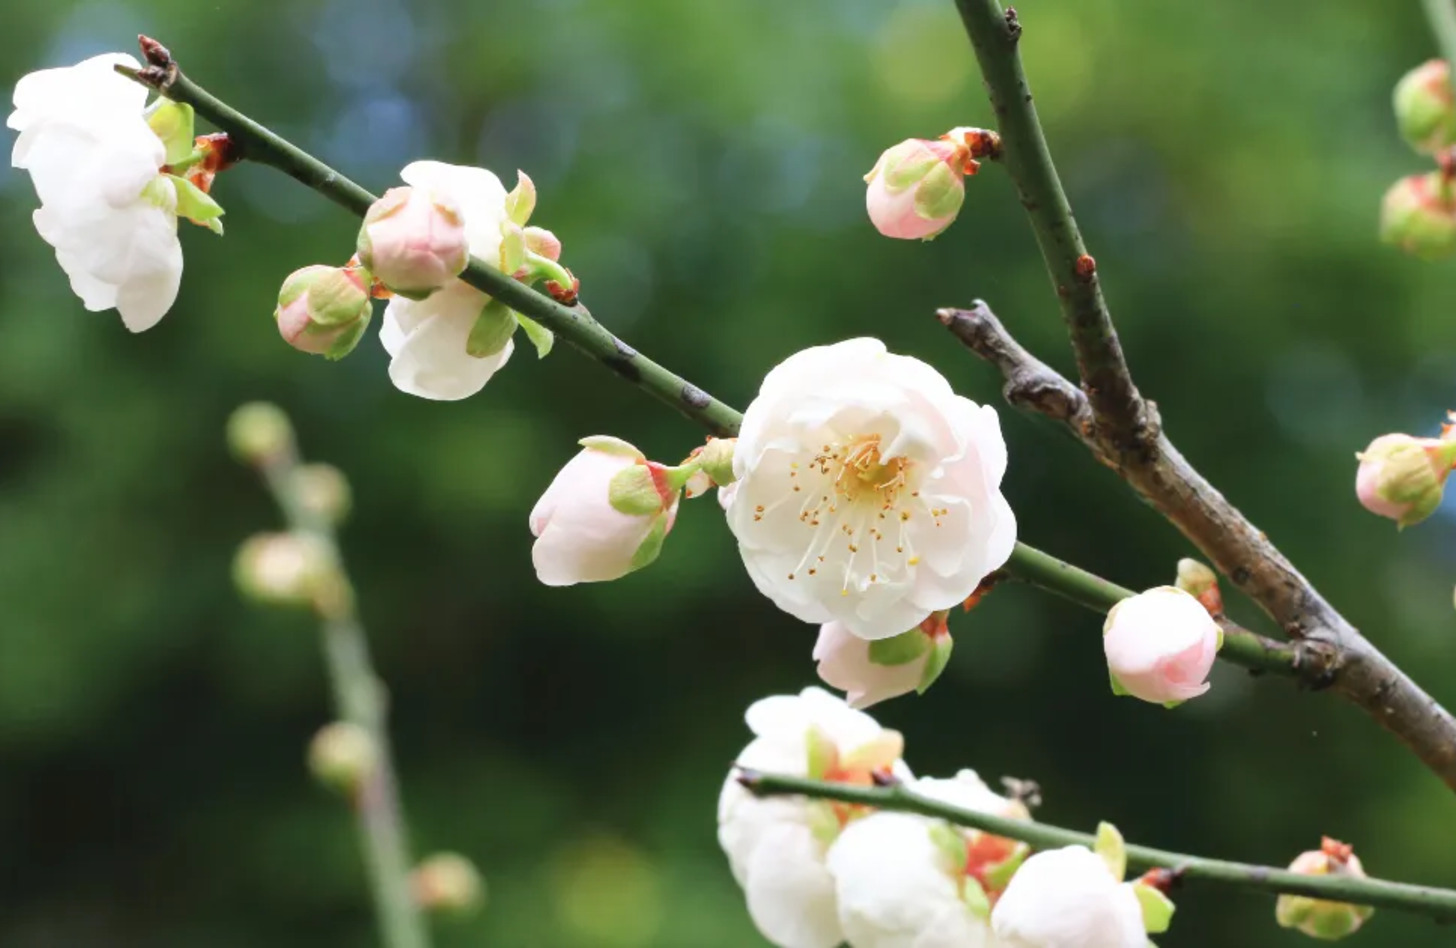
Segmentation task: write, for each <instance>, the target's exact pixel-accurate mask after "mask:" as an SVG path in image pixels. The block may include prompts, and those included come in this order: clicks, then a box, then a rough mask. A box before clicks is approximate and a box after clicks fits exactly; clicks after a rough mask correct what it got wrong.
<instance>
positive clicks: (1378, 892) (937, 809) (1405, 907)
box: [738, 770, 1456, 922]
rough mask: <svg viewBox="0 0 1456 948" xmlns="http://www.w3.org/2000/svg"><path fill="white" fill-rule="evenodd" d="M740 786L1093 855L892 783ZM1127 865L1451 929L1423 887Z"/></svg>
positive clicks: (1272, 871)
mask: <svg viewBox="0 0 1456 948" xmlns="http://www.w3.org/2000/svg"><path fill="white" fill-rule="evenodd" d="M738 782H739V783H741V784H743V786H744V787H746V788H747V789H748V790H749V791H751V792H753V793H755V794H757V795H759V796H780V795H794V794H797V795H801V796H806V797H810V798H813V799H820V800H835V801H838V802H840V803H849V804H854V805H857V806H869V807H875V808H877V809H881V810H896V811H900V812H904V813H918V814H920V815H921V816H929V817H933V818H937V819H942V820H946V821H948V822H950V823H954V824H956V825H957V826H969V827H971V828H972V829H978V830H981V831H983V832H987V833H992V834H994V835H996V836H1002V837H1005V838H1007V839H1017V840H1021V841H1022V842H1025V843H1030V844H1031V845H1032V846H1035V847H1037V848H1039V849H1051V848H1053V847H1058V846H1086V847H1087V848H1089V849H1092V848H1094V847H1095V846H1096V844H1097V838H1096V837H1095V836H1093V835H1092V834H1091V833H1079V832H1077V831H1076V830H1069V829H1063V828H1062V827H1059V826H1050V825H1048V824H1046V823H1038V822H1034V821H1032V820H1019V819H1014V818H1012V817H1008V816H998V815H996V814H992V813H980V812H977V811H975V810H968V809H965V808H964V807H958V806H952V805H951V804H949V803H945V802H943V801H940V800H935V799H932V798H930V797H926V796H921V795H920V794H917V793H915V792H914V791H913V790H910V789H908V788H907V787H905V786H904V785H902V784H900V783H898V782H896V783H892V784H888V785H885V786H875V787H864V786H854V785H851V784H847V783H836V782H833V781H826V780H814V779H811V778H809V777H793V776H784V775H779V774H766V773H759V772H757V771H752V770H742V771H740V775H739V778H738ZM1127 860H1128V863H1129V864H1131V865H1134V866H1146V867H1149V868H1159V869H1170V870H1172V871H1173V873H1174V876H1175V877H1176V878H1188V879H1204V880H1207V881H1209V882H1221V883H1226V884H1228V885H1234V886H1242V887H1244V888H1250V889H1260V890H1263V891H1265V892H1278V893H1285V894H1289V895H1303V896H1309V897H1310V898H1316V899H1328V900H1330V901H1336V902H1353V903H1356V904H1359V905H1369V906H1372V907H1376V908H1390V909H1396V910H1398V911H1403V912H1414V913H1416V914H1419V915H1426V916H1429V917H1431V918H1433V919H1436V920H1437V921H1442V922H1450V921H1456V891H1452V890H1450V889H1435V888H1430V887H1427V886H1418V885H1406V884H1404V883H1400V882H1387V881H1385V880H1383V879H1367V878H1363V877H1357V876H1354V875H1337V874H1330V875H1323V876H1311V875H1303V874H1299V873H1295V872H1289V871H1286V870H1282V869H1276V868H1274V867H1272V866H1255V865H1248V864H1246V863H1238V862H1225V861H1224V860H1221V859H1205V858H1203V857H1201V856H1190V855H1187V854H1185V853H1173V852H1167V851H1165V850H1161V849H1152V848H1150V847H1147V846H1134V845H1128V846H1127Z"/></svg>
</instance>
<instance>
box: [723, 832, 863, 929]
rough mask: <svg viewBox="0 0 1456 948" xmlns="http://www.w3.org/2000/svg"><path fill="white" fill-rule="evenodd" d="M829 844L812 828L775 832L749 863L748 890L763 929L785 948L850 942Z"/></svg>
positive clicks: (753, 913) (751, 908)
mask: <svg viewBox="0 0 1456 948" xmlns="http://www.w3.org/2000/svg"><path fill="white" fill-rule="evenodd" d="M823 859H824V847H823V845H822V844H821V843H820V842H819V841H818V840H816V839H815V838H814V835H813V833H812V832H811V831H810V829H809V827H807V826H803V825H795V824H781V825H779V826H776V827H774V828H773V829H772V830H770V831H769V832H768V833H767V834H766V835H765V837H764V840H763V842H762V843H761V844H760V845H759V847H758V849H757V851H756V852H755V853H754V855H753V858H752V860H751V861H750V862H749V865H748V867H747V883H746V884H745V886H744V894H745V895H746V896H747V897H748V913H749V915H751V916H752V917H753V922H754V924H755V925H757V926H758V930H759V931H760V932H762V933H763V936H764V937H765V938H767V939H768V940H769V941H770V942H772V943H773V944H775V945H778V946H779V948H834V946H835V945H838V944H839V943H840V942H841V941H843V940H844V933H843V932H842V931H841V930H840V927H839V917H838V913H837V912H836V911H835V900H834V880H833V879H832V878H830V875H829V871H828V870H827V869H826V868H825V867H824V862H823Z"/></svg>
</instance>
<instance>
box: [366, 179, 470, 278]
mask: <svg viewBox="0 0 1456 948" xmlns="http://www.w3.org/2000/svg"><path fill="white" fill-rule="evenodd" d="M359 259H360V261H362V262H363V264H364V266H366V267H368V268H369V269H370V270H371V271H372V272H373V273H374V276H375V277H376V278H378V279H379V281H380V282H381V283H383V284H384V285H385V286H387V287H389V288H390V289H391V290H393V291H394V292H395V293H398V294H399V295H400V296H403V297H406V298H408V299H412V300H422V299H424V298H425V297H427V296H429V295H430V294H431V293H433V292H435V291H436V290H438V289H440V288H441V287H443V286H444V285H445V284H447V283H449V282H450V281H451V280H453V279H455V278H456V277H457V276H459V275H460V272H461V271H462V270H464V269H465V265H466V264H467V263H469V262H470V245H469V243H468V242H467V241H466V239H465V222H464V218H462V217H461V215H460V206H459V205H458V204H456V203H455V201H454V199H452V198H450V197H449V196H447V195H445V194H440V193H437V192H435V191H430V190H428V189H425V188H390V189H389V190H388V191H385V192H384V197H382V198H380V199H379V200H377V201H375V202H374V203H373V204H372V205H370V207H369V213H368V214H366V215H364V226H363V227H361V228H360V229H359Z"/></svg>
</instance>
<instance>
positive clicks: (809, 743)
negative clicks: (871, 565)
mask: <svg viewBox="0 0 1456 948" xmlns="http://www.w3.org/2000/svg"><path fill="white" fill-rule="evenodd" d="M747 721H748V727H749V729H750V730H752V731H753V733H754V735H755V736H754V739H753V741H752V742H751V743H750V744H749V745H748V746H747V747H746V748H745V749H744V750H743V752H742V753H741V754H739V755H738V758H737V763H738V765H739V767H741V768H743V769H745V770H748V771H759V772H762V773H773V774H786V775H791V776H801V777H802V776H810V777H816V778H819V779H823V780H836V781H841V782H848V783H856V784H861V785H868V784H869V783H870V782H871V779H872V775H873V774H875V773H881V774H889V775H894V776H896V777H899V778H900V779H904V780H908V779H910V778H911V774H910V771H909V768H907V767H906V766H905V764H904V762H903V761H901V760H900V753H901V749H902V746H903V742H902V740H901V738H900V735H899V734H898V733H896V732H894V731H887V730H885V729H884V728H881V727H880V725H879V724H877V723H876V722H875V720H874V719H873V718H871V717H870V716H869V715H867V714H865V713H864V712H862V711H855V710H853V709H852V708H850V707H849V706H848V705H846V704H845V703H844V702H843V701H841V700H840V699H838V698H836V697H834V696H833V695H830V694H829V693H828V692H826V691H823V690H821V689H819V688H806V689H804V691H802V692H801V693H799V694H798V695H775V696H773V697H770V698H764V699H763V700H761V701H757V702H755V703H754V704H753V705H752V706H751V707H750V708H749V709H748V714H747ZM737 775H738V772H737V771H735V772H734V773H731V774H729V776H728V779H727V781H726V782H725V783H724V784H723V792H722V794H721V795H720V796H719V799H718V842H719V844H720V845H722V847H723V851H724V853H726V854H727V856H728V863H729V866H730V868H731V869H732V871H733V877H734V878H735V879H736V880H738V884H739V885H741V886H742V887H743V891H744V895H745V897H746V898H747V902H748V912H749V915H750V916H751V917H752V918H753V922H754V924H755V925H757V926H758V930H759V931H760V932H761V933H762V934H763V936H764V937H765V938H767V939H768V940H769V941H770V942H771V943H773V944H775V945H777V946H779V948H833V946H835V945H838V944H839V943H840V942H842V941H844V932H843V931H842V930H841V929H840V924H839V916H838V911H837V907H836V903H835V896H834V880H833V879H832V878H831V877H830V875H829V870H828V869H827V868H826V866H825V859H826V854H827V853H828V851H829V847H830V845H831V844H832V843H833V842H834V839H835V837H836V836H838V835H839V831H840V829H841V828H842V827H843V826H844V825H845V824H846V823H848V822H849V821H850V820H851V819H853V818H854V817H855V816H857V815H859V811H858V808H856V807H851V806H847V805H844V804H838V803H829V802H826V801H816V800H806V799H803V798H797V797H777V796H776V797H766V798H762V799H760V798H759V797H755V796H754V795H753V794H751V793H749V792H748V790H746V789H744V787H743V786H741V785H740V784H739V783H738V780H737Z"/></svg>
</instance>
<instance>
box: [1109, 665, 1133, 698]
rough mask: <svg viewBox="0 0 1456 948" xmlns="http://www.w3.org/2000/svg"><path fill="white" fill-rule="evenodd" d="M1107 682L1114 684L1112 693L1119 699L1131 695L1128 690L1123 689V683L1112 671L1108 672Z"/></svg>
mask: <svg viewBox="0 0 1456 948" xmlns="http://www.w3.org/2000/svg"><path fill="white" fill-rule="evenodd" d="M1107 680H1108V681H1109V682H1111V683H1112V693H1113V694H1115V695H1117V696H1118V697H1119V698H1121V697H1124V696H1126V695H1128V694H1131V692H1129V691H1128V690H1127V689H1126V688H1124V687H1122V682H1120V681H1118V680H1117V676H1116V675H1114V674H1113V673H1112V670H1111V669H1108V670H1107Z"/></svg>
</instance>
